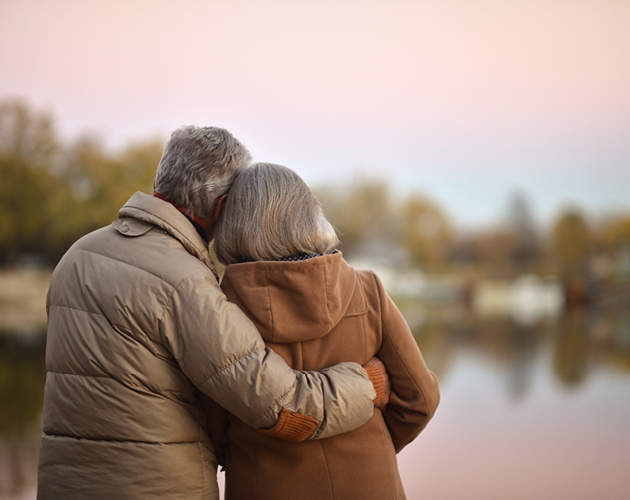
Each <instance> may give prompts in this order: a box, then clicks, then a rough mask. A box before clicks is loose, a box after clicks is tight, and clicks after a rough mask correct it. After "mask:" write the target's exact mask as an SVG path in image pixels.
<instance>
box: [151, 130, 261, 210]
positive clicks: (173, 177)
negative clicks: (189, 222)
mask: <svg viewBox="0 0 630 500" xmlns="http://www.w3.org/2000/svg"><path fill="white" fill-rule="evenodd" d="M251 161H252V158H251V155H250V154H249V151H248V150H247V148H246V147H245V146H243V144H241V143H240V142H239V141H238V140H237V139H236V138H235V137H234V136H233V135H232V134H230V133H229V132H228V131H227V130H225V129H222V128H216V127H194V126H192V125H191V126H186V127H182V128H180V129H177V130H176V131H175V132H173V134H172V135H171V138H170V140H169V141H168V142H167V143H166V146H164V153H163V154H162V159H161V160H160V164H159V165H158V168H157V173H156V174H155V187H154V189H155V191H156V192H157V193H159V194H161V195H162V196H164V197H165V198H167V199H168V200H169V201H170V202H172V203H174V204H175V205H178V206H180V207H182V208H184V209H186V210H188V211H189V212H191V213H192V214H194V215H195V216H197V217H205V216H207V215H208V214H209V213H210V209H211V208H212V203H213V202H214V200H215V199H216V198H218V197H219V196H221V195H223V194H225V193H227V192H228V190H229V189H230V186H231V185H232V182H234V179H235V178H236V176H237V175H238V173H239V172H240V171H241V170H242V169H243V168H245V167H246V166H247V165H248V164H249V163H250V162H251Z"/></svg>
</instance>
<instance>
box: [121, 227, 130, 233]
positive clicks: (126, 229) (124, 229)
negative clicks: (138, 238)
mask: <svg viewBox="0 0 630 500" xmlns="http://www.w3.org/2000/svg"><path fill="white" fill-rule="evenodd" d="M120 231H121V232H123V233H126V232H127V231H129V227H128V226H123V227H121V228H120Z"/></svg>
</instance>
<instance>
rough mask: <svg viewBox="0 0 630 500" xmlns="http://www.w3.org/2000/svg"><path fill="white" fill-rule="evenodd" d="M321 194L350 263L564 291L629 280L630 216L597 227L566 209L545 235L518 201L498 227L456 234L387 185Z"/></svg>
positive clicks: (430, 210) (439, 215)
mask: <svg viewBox="0 0 630 500" xmlns="http://www.w3.org/2000/svg"><path fill="white" fill-rule="evenodd" d="M316 194H317V195H318V197H319V199H320V200H321V201H322V205H323V207H324V212H325V213H326V215H327V217H328V219H329V220H330V221H331V222H332V223H333V225H334V226H335V228H336V229H337V230H338V231H339V232H340V233H341V237H340V239H341V242H342V245H341V250H342V251H343V252H344V254H345V255H346V256H348V257H350V258H354V259H360V258H365V259H367V260H370V261H375V262H378V261H382V262H384V263H387V264H389V265H394V266H400V267H407V266H412V267H417V268H420V269H423V270H425V271H428V272H460V273H463V274H465V275H467V276H470V277H471V278H472V279H474V278H479V277H491V278H504V279H512V278H514V277H516V276H517V275H519V274H523V273H535V274H539V275H546V276H550V275H554V276H558V277H559V278H560V279H562V280H563V281H564V282H565V283H569V282H573V281H575V282H579V283H581V284H583V283H584V282H585V281H586V280H588V279H589V278H590V277H597V278H603V279H613V280H625V281H629V280H630V214H627V213H625V214H623V213H622V214H616V215H611V216H609V217H606V218H604V219H601V220H592V219H589V217H588V216H587V215H586V214H585V213H583V212H582V211H581V210H580V209H579V208H577V207H569V208H566V209H565V210H563V211H562V212H560V213H559V214H558V215H557V217H556V218H555V220H553V221H552V223H551V225H550V226H549V227H541V225H539V224H538V223H536V221H535V220H534V218H533V216H532V211H531V209H530V206H529V203H528V201H527V198H526V197H525V196H524V195H523V194H522V193H516V194H514V195H513V196H512V198H511V199H510V200H509V203H508V206H507V209H506V211H505V216H504V219H503V221H502V222H501V223H499V224H497V225H496V226H495V227H492V228H489V229H485V230H474V231H461V230H460V231H458V230H457V229H456V228H455V227H454V226H453V224H452V222H451V221H450V219H449V217H448V216H447V214H446V212H445V211H444V210H442V208H441V207H440V206H439V205H438V204H437V203H436V202H435V201H434V200H432V199H431V198H429V197H427V196H423V195H421V194H418V193H413V194H411V195H409V196H408V197H402V198H401V197H400V196H392V194H391V193H390V192H389V191H388V189H387V186H386V184H385V183H383V182H378V181H377V182H374V181H359V182H356V183H354V184H353V185H352V186H349V187H344V188H338V187H337V188H332V187H329V188H319V189H316Z"/></svg>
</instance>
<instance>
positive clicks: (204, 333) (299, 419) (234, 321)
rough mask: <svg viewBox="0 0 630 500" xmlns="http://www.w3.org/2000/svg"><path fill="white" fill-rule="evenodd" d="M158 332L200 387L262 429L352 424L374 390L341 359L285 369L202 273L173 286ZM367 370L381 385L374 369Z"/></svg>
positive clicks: (299, 432) (292, 431)
mask: <svg viewBox="0 0 630 500" xmlns="http://www.w3.org/2000/svg"><path fill="white" fill-rule="evenodd" d="M160 333H161V335H162V338H163V341H164V343H165V344H166V345H167V346H168V347H169V348H170V351H171V352H172V354H173V356H174V357H175V359H176V360H177V362H178V363H179V365H180V367H181V369H182V371H183V372H184V374H185V375H186V376H187V377H188V378H189V379H190V380H191V381H192V382H193V383H194V384H195V385H196V386H197V387H198V388H199V389H200V390H201V391H202V392H204V393H205V394H207V395H208V396H210V397H211V398H212V399H214V400H215V401H216V402H217V403H219V404H220V405H221V406H223V407H224V408H225V409H227V410H228V411H230V412H232V413H234V414H235V415H236V416H237V417H238V418H240V419H241V420H243V421H244V422H246V423H248V424H249V425H252V426H253V427H255V428H257V429H261V430H262V432H264V433H266V434H269V435H273V436H276V437H279V438H281V439H286V440H290V441H303V440H305V439H315V438H317V439H318V438H323V437H329V436H333V435H336V434H340V433H342V432H347V431H350V430H353V429H355V428H357V427H359V426H360V425H362V424H364V423H365V422H366V421H367V420H368V419H369V418H370V417H371V416H372V414H373V411H374V405H373V401H374V400H375V399H376V398H377V393H376V391H375V389H374V386H373V384H372V382H371V381H370V378H369V376H368V373H367V372H366V370H365V369H363V368H362V367H360V366H359V365H358V364H356V363H341V364H339V365H335V366H333V367H330V368H327V369H325V370H322V371H321V372H300V371H296V370H292V369H291V368H289V366H288V365H287V364H286V363H285V362H284V361H283V360H282V358H281V357H280V356H278V355H277V354H276V353H274V352H273V351H272V350H270V349H267V348H266V347H265V345H264V342H263V340H262V338H261V337H260V335H259V333H258V331H257V330H256V328H255V327H254V325H253V323H252V322H251V321H250V320H249V319H248V318H247V317H246V316H245V314H243V313H242V312H241V311H240V309H238V307H237V306H235V305H234V304H231V303H230V302H228V301H227V299H226V298H225V295H224V294H223V292H222V291H221V289H220V288H219V287H218V285H217V283H216V281H215V280H214V277H213V276H211V275H210V274H209V273H198V274H195V275H193V276H190V277H188V278H187V279H185V280H184V281H182V282H181V283H180V284H179V285H178V286H177V288H176V290H175V291H174V292H173V294H172V296H171V299H170V301H169V304H168V306H167V309H166V311H165V313H164V317H163V319H162V322H161V324H160ZM369 371H370V376H372V378H373V379H374V380H375V381H376V382H377V384H376V385H378V386H382V380H381V379H380V374H379V373H378V370H375V369H369Z"/></svg>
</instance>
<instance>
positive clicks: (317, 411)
mask: <svg viewBox="0 0 630 500" xmlns="http://www.w3.org/2000/svg"><path fill="white" fill-rule="evenodd" d="M249 162H250V156H249V153H248V151H247V149H246V148H245V147H244V146H243V145H242V144H241V143H240V142H238V141H237V140H236V139H235V138H234V137H233V136H232V135H231V134H230V133H229V132H227V131H225V130H222V129H217V128H197V127H184V128H182V129H180V130H177V131H176V132H174V133H173V135H172V136H171V139H170V141H169V142H168V144H167V145H166V147H165V149H164V154H163V156H162V159H161V161H160V164H159V166H158V170H157V174H156V178H155V193H154V196H149V195H146V194H143V193H136V194H134V195H133V196H132V198H131V199H130V200H129V201H128V202H127V204H126V205H125V206H124V207H123V208H122V209H121V210H120V212H119V219H118V220H117V221H115V222H114V223H113V224H112V225H111V226H108V227H105V228H102V229H100V230H97V231H95V232H93V233H91V234H88V235H87V236H85V237H83V238H81V239H80V240H79V241H77V242H76V243H75V244H74V245H73V246H72V248H70V250H68V252H67V253H66V255H65V256H64V257H63V258H62V260H61V261H60V262H59V265H58V266H57V268H56V269H55V271H54V273H53V276H52V280H51V284H50V290H49V293H48V301H47V309H48V344H47V352H46V367H47V370H48V375H47V379H46V392H45V397H44V416H43V420H44V421H43V427H44V434H43V438H42V447H41V454H40V463H39V484H38V498H41V499H48V498H55V499H60V498H63V499H66V500H67V499H74V498H89V499H97V498H108V499H113V498H116V499H123V498H134V499H144V498H170V499H173V498H182V499H195V498H198V499H217V498H218V488H217V483H216V457H215V453H214V447H213V445H212V442H211V441H210V439H209V438H208V435H207V432H206V423H205V418H204V414H203V411H202V409H201V405H200V403H199V398H198V392H197V391H198V390H199V391H201V392H203V393H205V394H206V395H208V396H210V397H211V398H213V399H214V400H215V401H217V402H218V403H219V404H221V405H222V406H223V407H225V408H226V409H227V410H229V411H230V412H232V413H234V414H235V415H237V416H238V417H239V418H240V419H242V420H243V421H244V422H246V423H248V424H249V425H252V426H253V427H255V428H258V429H259V430H260V432H263V433H267V434H269V435H273V436H276V437H278V438H280V439H285V440H291V441H302V440H305V439H318V438H322V437H326V436H331V435H334V434H337V433H341V432H345V431H348V430H352V429H354V428H356V427H358V426H360V425H361V424H363V423H364V422H366V421H367V420H368V418H369V417H370V416H371V415H372V413H373V411H374V407H373V401H374V400H375V399H380V398H381V397H383V386H384V384H385V383H386V380H385V379H384V377H383V376H382V375H381V374H380V372H379V368H378V367H376V366H375V365H369V366H367V367H366V369H363V368H361V367H360V366H359V365H356V364H353V363H344V364H342V365H336V366H333V367H331V368H328V369H327V370H324V371H322V372H321V373H315V372H308V373H306V372H298V371H293V370H291V369H289V367H288V366H287V365H286V364H285V363H284V361H282V360H281V358H280V357H279V356H278V355H276V354H275V353H274V352H273V351H270V350H267V349H265V345H264V343H263V341H262V339H261V338H260V336H259V334H258V332H257V331H256V329H255V328H254V326H253V324H252V323H251V322H250V321H249V320H248V319H247V318H246V317H245V315H244V314H243V313H242V312H241V311H240V310H239V309H238V308H237V307H236V306H234V305H233V304H230V303H229V302H227V301H226V299H225V296H224V295H223V293H222V292H221V289H220V288H219V286H218V282H217V277H216V273H215V271H214V268H213V265H212V262H211V259H210V254H209V250H208V242H209V241H211V240H212V238H213V235H214V231H215V226H216V223H217V220H218V217H219V215H220V212H221V210H222V203H223V201H224V200H225V197H224V196H223V195H224V194H225V193H227V192H228V190H229V188H230V185H231V183H232V181H233V180H234V178H235V177H236V175H237V174H238V172H239V171H240V170H241V169H243V168H245V167H246V166H247V164H248V163H249ZM372 381H373V382H372ZM375 389H376V390H375ZM385 397H386V396H385Z"/></svg>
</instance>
